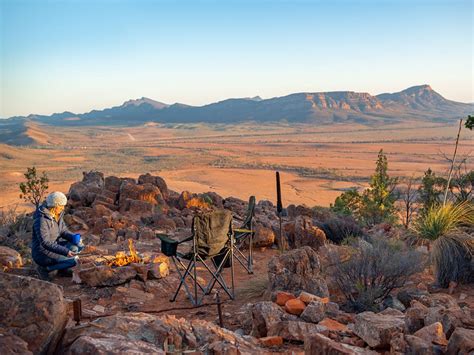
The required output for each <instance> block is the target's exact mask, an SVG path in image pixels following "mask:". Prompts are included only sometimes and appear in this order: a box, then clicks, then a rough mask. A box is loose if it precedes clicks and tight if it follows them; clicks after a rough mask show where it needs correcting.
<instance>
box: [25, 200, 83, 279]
mask: <svg viewBox="0 0 474 355" xmlns="http://www.w3.org/2000/svg"><path fill="white" fill-rule="evenodd" d="M66 203H67V198H66V196H65V195H64V194H63V193H62V192H52V193H50V194H49V195H48V196H47V197H46V201H45V202H44V203H43V204H42V205H41V206H40V207H39V208H38V209H37V210H36V212H35V215H34V222H33V240H32V243H31V254H32V257H33V260H34V261H35V263H36V264H37V271H38V274H39V277H40V278H41V279H43V280H48V281H49V280H51V278H50V275H49V273H50V272H52V271H55V270H58V272H59V273H62V274H66V275H68V274H70V273H71V270H70V268H71V267H73V266H75V265H76V264H77V260H78V256H77V254H78V253H79V252H80V251H81V250H82V249H83V248H84V245H83V244H82V241H81V236H80V235H79V234H74V233H71V232H70V231H69V230H68V228H67V226H66V224H65V223H64V220H63V214H64V207H65V206H66Z"/></svg>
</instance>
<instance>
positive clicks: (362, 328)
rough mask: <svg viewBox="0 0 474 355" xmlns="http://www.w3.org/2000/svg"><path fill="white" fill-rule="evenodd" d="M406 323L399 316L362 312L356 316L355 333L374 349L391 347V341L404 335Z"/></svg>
mask: <svg viewBox="0 0 474 355" xmlns="http://www.w3.org/2000/svg"><path fill="white" fill-rule="evenodd" d="M404 330H405V322H404V320H403V319H401V318H400V317H397V316H391V315H381V314H376V313H373V312H362V313H359V314H358V315H356V319H355V326H354V333H355V334H356V335H357V336H359V337H360V338H362V339H363V340H364V341H365V342H366V343H367V344H369V346H370V347H372V348H384V347H388V346H389V345H390V339H391V338H392V337H394V336H396V335H397V334H400V333H403V332H404Z"/></svg>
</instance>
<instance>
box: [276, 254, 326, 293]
mask: <svg viewBox="0 0 474 355" xmlns="http://www.w3.org/2000/svg"><path fill="white" fill-rule="evenodd" d="M268 278H269V280H270V290H271V291H277V290H278V291H288V292H292V293H298V292H300V291H306V292H309V293H312V294H315V295H317V296H321V297H328V296H329V291H328V287H327V284H326V281H325V280H324V277H323V276H322V275H321V263H320V262H319V258H318V254H317V253H316V251H315V250H313V249H312V248H311V247H308V246H307V247H303V248H300V249H295V250H290V251H287V252H285V253H283V254H281V255H275V256H273V257H272V258H271V260H270V262H269V263H268Z"/></svg>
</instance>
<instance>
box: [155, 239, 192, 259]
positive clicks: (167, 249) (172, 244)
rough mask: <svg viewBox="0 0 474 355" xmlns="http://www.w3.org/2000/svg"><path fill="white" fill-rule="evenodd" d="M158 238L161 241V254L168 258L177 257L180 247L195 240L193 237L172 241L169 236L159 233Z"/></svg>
mask: <svg viewBox="0 0 474 355" xmlns="http://www.w3.org/2000/svg"><path fill="white" fill-rule="evenodd" d="M156 236H157V237H158V238H159V239H160V240H161V252H162V253H163V254H165V255H166V256H176V253H177V249H178V245H179V244H181V243H184V242H187V241H188V240H191V239H193V236H191V237H188V238H185V239H183V240H181V241H178V240H174V239H171V238H169V237H168V235H166V234H162V233H157V234H156Z"/></svg>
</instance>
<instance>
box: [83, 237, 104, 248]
mask: <svg viewBox="0 0 474 355" xmlns="http://www.w3.org/2000/svg"><path fill="white" fill-rule="evenodd" d="M82 239H83V240H84V244H85V245H90V246H97V245H99V244H100V237H99V236H98V235H95V234H86V235H85V236H83V237H82Z"/></svg>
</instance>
